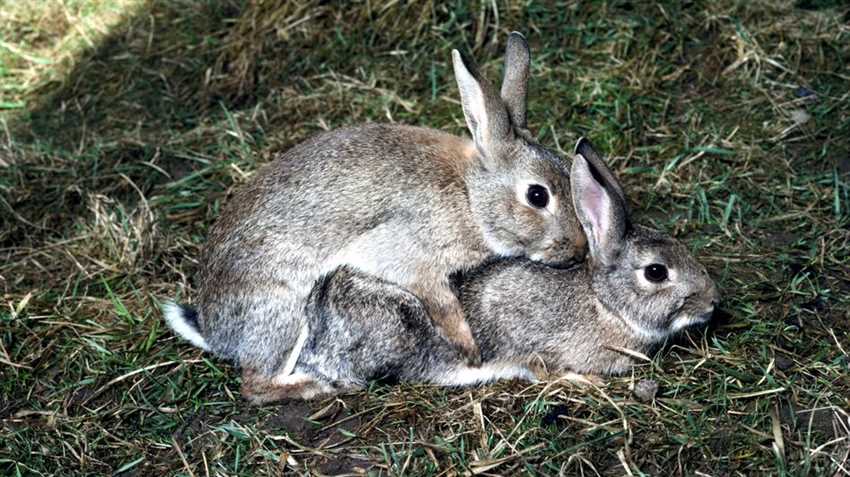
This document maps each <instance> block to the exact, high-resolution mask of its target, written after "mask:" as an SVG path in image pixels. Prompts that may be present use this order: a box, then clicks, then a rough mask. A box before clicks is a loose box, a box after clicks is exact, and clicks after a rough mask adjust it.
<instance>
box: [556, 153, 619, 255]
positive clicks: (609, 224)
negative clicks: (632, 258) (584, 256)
mask: <svg viewBox="0 0 850 477" xmlns="http://www.w3.org/2000/svg"><path fill="white" fill-rule="evenodd" d="M570 186H571V187H572V195H573V206H574V207H575V210H576V216H578V220H579V222H581V226H582V228H583V229H584V233H585V235H586V236H587V242H588V249H589V251H590V256H591V258H592V259H593V260H594V261H596V262H598V263H600V264H602V265H603V266H607V265H612V264H613V263H614V260H615V258H616V257H617V255H618V254H619V252H620V250H621V249H622V247H623V245H624V243H625V236H626V230H627V228H628V215H627V213H626V207H625V203H624V201H623V199H622V197H621V196H620V195H619V194H618V193H617V192H615V191H613V187H612V186H611V185H610V184H607V180H606V179H605V177H604V176H603V175H602V173H601V172H600V171H599V170H598V169H597V168H595V167H594V166H593V164H592V163H590V162H589V161H588V160H587V159H585V157H584V156H583V155H581V154H576V156H575V158H573V165H572V168H571V170H570Z"/></svg>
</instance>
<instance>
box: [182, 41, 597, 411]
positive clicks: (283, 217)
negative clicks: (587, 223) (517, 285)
mask: <svg viewBox="0 0 850 477" xmlns="http://www.w3.org/2000/svg"><path fill="white" fill-rule="evenodd" d="M527 48H528V47H527V45H526V44H525V40H524V39H523V38H522V36H521V35H518V34H512V35H511V37H510V40H509V44H508V52H507V55H506V56H507V58H508V62H507V64H506V65H505V68H506V73H505V77H506V79H509V81H508V82H507V83H506V85H505V87H504V88H502V91H501V97H500V96H498V95H497V94H496V93H495V91H494V90H493V88H492V87H491V86H490V85H489V83H488V82H487V81H486V80H484V79H483V78H479V77H477V75H476V73H475V68H474V66H472V65H471V64H468V63H464V62H463V61H461V60H460V56H459V54H457V52H454V59H455V69H456V76H457V78H458V85H459V87H460V90H461V99H462V102H463V105H464V112H465V117H466V119H467V122H468V124H470V131H471V133H472V135H473V138H474V141H469V140H467V139H463V138H459V137H455V136H451V135H449V134H446V133H443V132H440V131H435V130H432V129H425V128H417V127H409V126H398V125H381V124H371V125H365V126H359V127H352V128H345V129H339V130H335V131H331V132H328V133H324V134H321V135H318V136H316V137H313V138H312V139H309V140H307V141H305V142H304V143H302V144H300V145H298V146H296V147H294V148H292V149H291V150H289V151H288V152H286V153H284V154H282V155H280V156H279V157H277V158H276V159H275V160H274V161H273V162H272V163H270V164H269V165H267V166H266V167H265V168H264V169H262V170H261V171H259V172H258V173H257V174H256V175H255V176H254V177H253V178H252V179H251V180H250V182H249V183H248V184H246V185H245V186H244V187H242V188H241V189H240V190H239V191H238V192H237V193H236V194H235V195H234V197H233V198H232V199H231V200H230V201H229V203H228V204H227V206H226V207H225V208H224V209H223V211H222V214H221V216H220V218H219V219H218V221H217V222H216V223H215V224H214V226H213V227H212V228H211V230H210V235H209V239H208V242H207V245H206V248H205V251H204V254H203V257H202V269H201V273H200V276H199V277H198V288H199V293H198V296H197V304H198V320H197V322H198V327H197V332H198V334H199V336H197V337H196V339H195V341H193V342H195V343H201V344H203V345H205V348H207V349H210V350H211V351H212V352H213V353H214V354H216V355H219V356H221V357H223V358H226V359H229V360H232V361H234V362H236V363H237V364H239V365H241V366H242V367H243V369H245V370H246V371H245V373H246V377H248V376H249V377H250V379H249V380H247V379H246V382H248V381H250V383H254V384H255V385H256V386H254V387H253V388H252V387H251V386H248V388H247V391H248V392H251V390H252V389H254V388H257V389H260V388H261V389H263V391H262V393H264V394H268V393H273V392H274V390H273V388H274V386H275V385H274V384H271V381H270V380H274V379H275V378H283V376H281V373H283V374H286V372H285V369H284V368H285V364H286V363H287V358H288V357H289V355H290V351H291V350H292V349H293V347H296V348H297V345H296V342H297V339H298V336H299V334H300V333H302V332H304V331H305V325H306V324H307V322H306V315H305V306H306V305H307V302H308V301H307V300H308V297H309V296H310V293H311V291H312V290H313V289H314V286H315V284H316V283H317V281H318V280H319V279H320V278H321V277H322V276H324V275H326V274H328V273H330V272H332V271H333V270H335V269H337V268H339V267H343V266H347V267H350V268H352V269H356V270H358V271H359V272H361V273H364V274H366V275H367V276H370V277H372V278H373V279H375V280H382V281H386V282H387V283H392V284H395V285H397V286H398V287H400V288H402V289H404V290H406V291H407V292H410V293H412V295H413V296H415V297H417V299H418V300H419V301H420V302H421V304H422V306H424V307H425V310H426V313H427V316H429V317H430V318H431V320H433V321H434V322H436V323H437V325H438V326H437V328H436V329H437V330H438V332H439V335H440V336H443V337H444V338H448V339H449V341H450V342H452V343H453V344H454V346H456V347H458V348H459V349H460V350H461V351H462V353H463V354H464V356H465V357H466V360H467V362H470V363H475V362H476V361H477V360H478V359H479V355H478V350H477V348H476V347H475V343H474V341H473V340H472V336H471V333H470V331H469V329H468V327H467V325H466V324H465V322H464V318H463V312H462V309H461V306H460V303H459V302H458V299H457V297H456V296H455V294H454V293H453V291H452V289H451V286H450V282H449V276H450V275H451V274H453V273H455V272H458V271H463V270H468V269H471V268H473V267H476V266H478V265H481V264H482V263H484V262H486V261H488V260H492V259H494V258H497V257H506V256H530V257H532V258H534V259H536V260H539V261H543V262H546V263H550V264H566V263H570V262H571V261H572V260H574V259H576V258H580V257H581V255H582V254H583V250H584V246H585V238H584V235H583V232H582V231H581V228H580V227H579V225H578V222H577V219H576V217H575V213H574V211H573V209H572V207H571V206H570V196H569V190H570V188H569V182H568V180H569V179H568V163H566V162H564V161H563V160H562V159H561V158H560V157H558V156H557V155H555V154H554V153H552V152H551V151H549V150H547V149H545V148H543V147H542V146H540V145H538V144H536V143H534V142H531V141H530V140H529V139H528V136H527V135H526V134H523V133H517V131H518V128H516V127H514V125H513V124H512V122H511V114H514V115H517V114H519V111H522V113H521V117H522V118H523V124H522V129H523V130H524V128H525V124H524V116H525V113H524V111H525V96H526V91H527V85H526V82H527V77H528V51H527ZM512 58H516V59H517V62H516V64H514V63H512V62H511V61H512V60H511V59H512ZM511 85H513V86H511ZM512 89H514V90H515V92H514V93H512ZM516 117H520V116H516ZM525 181H534V182H538V183H541V184H544V185H545V186H546V187H548V188H549V190H550V192H551V194H552V197H553V201H555V200H556V202H553V203H558V204H562V205H563V206H562V207H561V206H559V207H558V208H553V210H551V211H548V212H543V211H539V210H534V209H533V208H531V207H529V206H528V205H526V204H523V203H522V202H521V201H520V200H518V199H519V198H518V197H517V193H516V188H517V187H519V185H520V184H525V183H526V182H525ZM174 317H175V319H176V320H178V321H179V319H180V317H179V314H176V315H174ZM169 323H170V324H172V326H174V323H175V322H173V321H171V320H170V319H169ZM178 325H179V323H178ZM175 329H177V328H175ZM190 332H192V331H191V330H190ZM275 382H277V381H275Z"/></svg>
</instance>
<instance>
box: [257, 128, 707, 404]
mask: <svg viewBox="0 0 850 477" xmlns="http://www.w3.org/2000/svg"><path fill="white" fill-rule="evenodd" d="M584 147H586V148H587V147H589V143H587V144H585V145H584ZM585 153H587V151H586V152H585ZM594 154H595V153H594ZM603 167H604V166H603ZM571 178H572V186H573V188H574V190H576V191H577V192H576V193H575V196H574V207H575V208H576V210H577V212H578V217H579V218H580V220H581V221H582V226H583V227H584V228H585V231H586V232H587V234H588V235H590V234H591V233H597V234H598V236H599V237H604V238H605V239H604V240H601V241H596V240H593V241H591V242H590V257H589V259H588V261H587V262H585V263H584V264H582V265H579V266H575V267H573V268H570V269H558V268H552V267H548V266H545V265H543V264H539V263H535V262H532V261H529V260H527V259H523V258H513V259H505V260H500V261H497V262H494V263H490V264H487V265H484V266H482V267H480V268H478V269H476V270H474V271H472V272H470V273H467V274H463V275H460V276H458V277H457V288H458V293H459V296H460V298H461V302H462V303H463V309H464V312H465V313H466V315H467V319H468V322H469V325H470V327H471V330H472V333H473V335H474V337H475V340H476V342H477V343H478V344H479V346H480V349H481V357H482V361H483V363H482V366H481V367H470V366H469V365H467V363H466V362H465V361H464V359H463V356H462V355H461V354H460V353H459V352H458V350H457V349H456V348H455V347H453V346H451V345H450V344H449V343H448V342H446V340H444V339H442V338H441V336H440V334H439V333H438V331H437V329H436V327H435V326H434V324H433V323H432V322H431V320H429V319H428V316H427V309H426V308H425V307H424V306H423V304H422V302H421V301H420V300H419V299H418V298H417V297H416V296H415V295H413V294H411V293H410V292H408V291H407V290H405V289H403V288H401V287H399V286H398V285H396V284H393V283H391V282H388V281H385V280H380V279H376V278H374V277H372V276H369V275H367V274H364V273H362V272H360V271H358V270H356V269H353V268H352V267H348V266H342V267H340V268H338V269H336V270H334V271H332V272H330V273H328V274H327V275H325V276H324V277H323V278H322V279H321V280H320V281H319V282H318V284H317V286H316V287H315V288H314V289H313V290H312V292H311V294H310V298H309V300H308V303H309V305H308V307H307V319H308V320H309V323H310V329H311V330H312V331H311V333H310V335H309V337H308V338H307V341H306V344H305V347H304V349H303V350H302V352H301V354H300V356H299V358H298V361H297V363H296V365H295V370H294V372H295V374H296V375H297V376H299V378H298V379H299V386H300V387H298V388H297V389H296V388H292V389H289V391H287V392H283V393H278V394H277V395H275V396H269V398H280V397H286V398H305V399H307V398H311V397H314V396H317V395H324V394H331V393H335V392H340V391H344V390H350V389H357V388H362V387H364V386H365V385H366V383H368V382H369V381H370V380H377V379H381V380H390V381H394V380H398V381H414V382H429V383H434V384H438V385H451V386H466V385H472V384H478V383H484V382H488V381H493V380H497V379H506V378H519V379H529V380H530V379H541V378H546V377H549V376H553V375H554V376H560V375H564V374H568V373H570V372H576V373H595V374H619V373H623V372H625V371H627V370H628V369H629V367H630V366H631V365H632V363H633V358H632V357H631V356H630V355H629V354H627V353H623V352H622V351H619V350H621V349H628V350H632V351H636V352H639V353H643V354H650V353H652V351H653V350H654V349H655V348H656V347H658V346H659V345H660V344H661V343H663V341H664V340H665V339H666V338H667V337H669V336H671V335H672V334H674V333H676V332H679V331H680V330H681V329H683V328H684V327H686V326H690V325H694V324H699V323H704V322H706V321H707V320H708V319H709V317H710V315H711V313H712V312H713V310H714V307H715V306H716V304H717V302H718V300H719V295H718V291H717V288H716V286H715V284H714V282H713V281H712V280H711V279H710V278H709V276H708V274H707V273H706V271H705V268H704V267H702V266H701V265H700V264H699V263H698V262H697V261H696V260H695V259H694V258H693V257H692V256H691V254H690V253H689V252H688V251H687V249H686V248H685V247H684V246H683V245H682V244H680V243H679V242H677V241H675V240H674V239H672V238H670V237H669V236H667V235H665V234H662V233H660V232H658V231H655V230H652V229H649V228H646V227H642V226H640V225H632V224H631V223H630V222H629V220H630V217H629V214H628V211H627V207H626V203H625V201H624V197H623V196H622V190H621V189H620V186H619V184H617V183H616V181H615V180H614V178H613V174H611V172H610V171H609V170H607V168H605V170H597V166H596V165H594V164H592V163H590V162H588V161H586V160H585V159H584V156H583V155H581V154H579V155H577V156H576V158H575V160H574V162H573V167H572V176H571ZM578 191H585V192H587V193H581V192H578ZM588 191H589V192H588ZM600 197H602V200H600ZM597 244H599V245H597ZM651 265H655V266H657V265H661V266H663V267H665V269H666V270H667V274H668V278H667V279H665V280H663V281H659V282H652V281H650V280H648V279H647V278H646V276H645V275H646V269H647V267H649V266H651ZM305 383H306V384H305ZM305 386H306V387H305ZM262 402H265V401H262Z"/></svg>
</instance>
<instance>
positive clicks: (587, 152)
mask: <svg viewBox="0 0 850 477" xmlns="http://www.w3.org/2000/svg"><path fill="white" fill-rule="evenodd" d="M574 153H575V154H581V156H582V157H584V158H585V159H586V160H587V162H589V163H590V165H591V166H592V167H593V168H594V169H595V170H596V171H597V172H598V173H599V175H600V176H602V178H603V179H604V180H605V184H606V185H607V186H609V187H610V189H611V190H612V191H613V192H614V193H615V194H617V195H618V196H620V200H622V201H623V205H624V206H625V208H626V213H628V212H629V201H628V200H627V199H626V194H624V193H623V188H622V187H620V182H619V181H617V178H616V177H615V176H614V173H613V172H611V169H609V168H608V165H606V164H605V160H604V159H602V155H601V154H599V153H598V152H596V149H594V148H593V144H591V143H590V140H588V139H587V138H584V137H582V138H579V140H578V142H576V147H575V149H574Z"/></svg>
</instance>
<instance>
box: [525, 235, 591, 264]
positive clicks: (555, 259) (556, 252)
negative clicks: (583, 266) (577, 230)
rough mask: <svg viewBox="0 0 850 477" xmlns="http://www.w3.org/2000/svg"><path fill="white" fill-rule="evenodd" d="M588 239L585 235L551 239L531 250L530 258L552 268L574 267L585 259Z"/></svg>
mask: <svg viewBox="0 0 850 477" xmlns="http://www.w3.org/2000/svg"><path fill="white" fill-rule="evenodd" d="M586 245H587V240H586V239H585V238H584V235H581V236H579V237H576V238H570V237H564V238H562V239H560V240H554V239H553V240H549V241H546V242H544V243H543V244H542V246H541V247H540V248H539V249H537V250H534V251H531V252H529V254H528V258H529V259H531V260H532V261H534V262H540V263H543V264H544V265H547V266H549V267H552V268H572V267H573V266H575V265H576V264H578V263H581V262H583V261H584V258H585V255H586V253H587V246H586Z"/></svg>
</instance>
